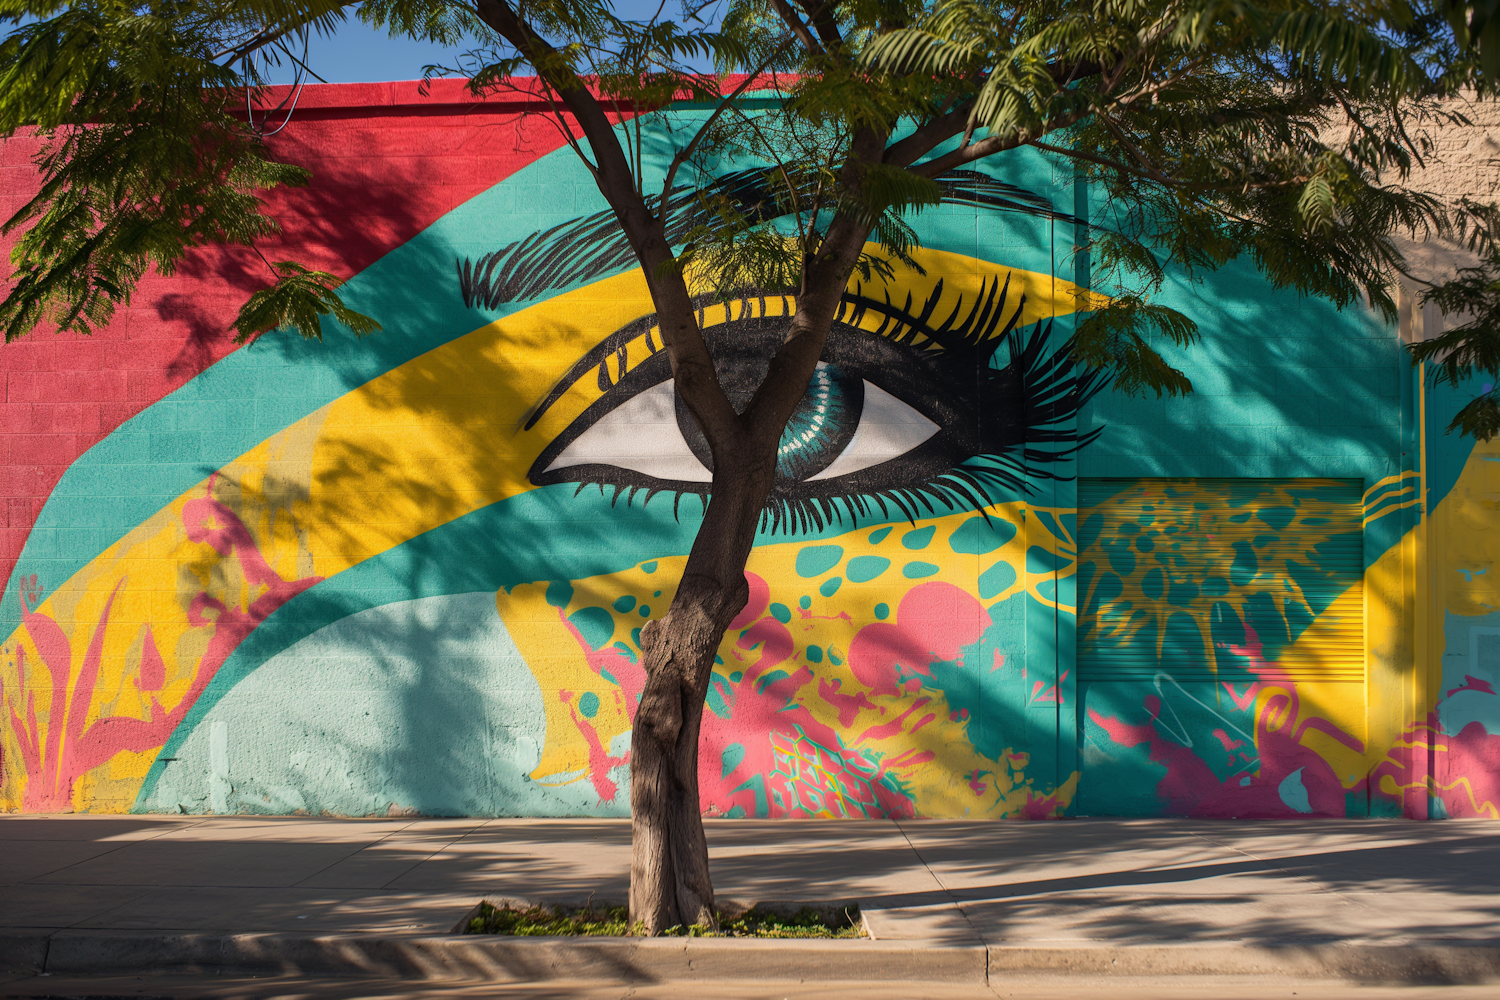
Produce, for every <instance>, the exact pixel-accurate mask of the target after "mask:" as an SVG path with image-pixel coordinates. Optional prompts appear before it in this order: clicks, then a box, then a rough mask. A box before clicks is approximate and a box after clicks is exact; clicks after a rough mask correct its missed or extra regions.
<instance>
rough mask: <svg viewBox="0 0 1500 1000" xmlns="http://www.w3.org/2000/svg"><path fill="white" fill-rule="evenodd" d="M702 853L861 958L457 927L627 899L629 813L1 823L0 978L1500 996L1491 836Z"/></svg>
mask: <svg viewBox="0 0 1500 1000" xmlns="http://www.w3.org/2000/svg"><path fill="white" fill-rule="evenodd" d="M708 837H709V846H710V854H711V859H712V866H713V868H712V870H713V876H714V884H715V888H716V890H717V892H718V894H719V896H720V898H721V899H723V900H730V899H732V900H738V901H743V902H746V903H750V902H755V901H768V900H776V901H806V902H825V901H835V900H844V901H857V902H858V903H859V904H860V906H861V907H862V908H863V909H864V911H865V913H866V915H867V918H868V923H869V926H870V928H871V930H872V931H873V932H874V935H875V940H873V941H860V942H790V943H788V942H756V941H717V940H702V939H700V940H695V941H683V940H681V939H672V940H662V941H652V942H639V941H613V942H611V941H601V940H599V939H592V940H587V941H585V940H580V939H565V940H563V941H561V942H559V941H546V940H539V939H494V938H485V939H476V938H473V937H468V938H456V937H454V936H452V933H451V932H452V931H453V929H454V927H455V925H457V924H458V923H459V922H460V921H461V920H462V919H463V918H464V916H465V915H466V914H467V913H468V912H469V911H470V910H471V909H472V908H473V907H474V905H475V904H476V903H477V902H478V901H479V900H480V899H482V898H492V899H494V898H506V897H508V898H520V899H532V900H557V901H572V900H577V901H582V900H583V899H585V898H587V897H588V896H589V895H590V894H591V893H592V894H594V895H595V899H596V900H598V901H623V899H624V898H625V895H626V889H627V879H628V871H629V852H630V827H629V823H628V822H627V821H592V820H463V819H330V818H302V817H288V818H281V817H237V816H236V817H192V816H178V817H155V816H106V817H93V816H67V817H32V816H5V817H0V970H3V971H7V972H11V973H14V974H24V973H28V972H30V973H35V972H38V971H42V970H43V969H45V970H46V971H49V972H57V973H93V972H111V971H119V970H120V969H124V968H148V967H156V966H178V967H198V968H212V967H214V965H215V963H219V964H222V966H223V967H224V968H226V969H228V968H231V967H233V968H246V967H251V968H270V969H274V970H276V971H279V972H282V973H286V972H302V973H318V972H320V971H324V972H337V971H364V972H376V973H380V974H387V975H391V974H394V975H406V976H413V977H416V976H435V975H442V974H449V973H453V972H454V971H455V970H457V971H460V972H465V973H468V974H484V975H491V976H494V975H500V976H502V977H508V978H509V980H510V981H524V980H526V979H527V977H531V978H532V979H538V980H545V979H547V978H549V977H550V978H558V977H564V978H590V977H591V976H593V974H594V973H598V974H599V976H600V977H603V978H608V977H609V976H612V975H613V976H617V977H623V978H629V977H630V976H645V977H647V978H648V979H655V980H672V979H673V978H674V977H678V976H687V977H690V978H691V977H697V978H715V976H718V977H719V978H734V977H736V976H741V975H749V974H753V973H756V972H757V970H758V972H759V974H760V975H761V977H762V978H789V979H796V978H805V975H806V972H807V970H808V969H812V970H814V972H815V973H819V974H821V973H826V975H827V978H831V979H859V978H866V979H883V978H884V979H889V978H897V979H924V980H934V981H938V980H942V981H952V982H958V981H975V980H976V977H977V981H979V982H983V981H985V979H986V978H988V979H989V980H990V981H994V979H995V977H996V976H997V975H1001V974H1004V975H1013V974H1014V975H1043V974H1081V975H1090V976H1094V975H1109V974H1120V975H1172V974H1178V973H1181V974H1192V975H1204V974H1212V973H1223V974H1229V975H1241V976H1243V975H1251V976H1254V975H1266V976H1279V977H1287V976H1290V977H1293V978H1297V977H1305V978H1307V979H1308V980H1309V981H1312V980H1320V981H1338V980H1342V981H1363V982H1386V983H1400V982H1421V981H1429V982H1457V983H1462V982H1467V983H1480V982H1490V981H1500V922H1497V917H1500V824H1497V823H1489V822H1477V821H1449V822H1434V823H1413V822H1404V821H1370V820H1366V821H1327V820H1322V821H1309V822H1274V823H1272V822H1266V823H1250V822H1223V823H1207V822H1196V821H1172V820H1159V821H1158V820H1114V821H1111V820H1075V821H1064V822H1049V823H978V822H970V823H952V822H900V823H894V822H863V823H854V822H810V821H779V822H777V821H747V820H731V821H715V822H710V823H709V824H708ZM486 949H489V950H486ZM507 949H509V950H507ZM611 949H613V950H611ZM799 956H800V957H799ZM340 962H343V963H345V965H346V966H347V968H335V967H334V966H337V965H338V963H340ZM320 963H323V964H322V965H320ZM799 963H800V964H799ZM324 966H327V967H326V968H325V967H324ZM591 970H592V971H591ZM789 972H790V973H791V974H786V973H789ZM773 973H775V974H774V975H773Z"/></svg>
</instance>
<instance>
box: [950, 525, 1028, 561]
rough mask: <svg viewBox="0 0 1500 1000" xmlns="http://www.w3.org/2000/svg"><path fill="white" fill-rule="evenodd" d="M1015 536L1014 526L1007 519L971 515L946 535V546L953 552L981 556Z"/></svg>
mask: <svg viewBox="0 0 1500 1000" xmlns="http://www.w3.org/2000/svg"><path fill="white" fill-rule="evenodd" d="M1015 537H1016V526H1015V525H1014V524H1012V523H1011V522H1009V521H1000V520H996V519H994V518H990V519H988V520H986V519H985V518H982V517H971V518H969V520H967V521H965V522H964V523H963V524H960V525H959V526H958V530H957V531H955V532H954V533H953V534H952V535H950V536H948V547H949V548H951V549H952V550H953V551H954V552H961V553H964V554H966V555H971V556H982V555H984V554H985V553H986V552H993V551H995V550H996V549H998V548H999V547H1000V546H1002V545H1004V544H1005V543H1006V542H1008V541H1010V540H1011V539H1012V538H1015Z"/></svg>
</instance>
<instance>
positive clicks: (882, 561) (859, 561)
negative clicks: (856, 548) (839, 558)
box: [848, 556, 891, 583]
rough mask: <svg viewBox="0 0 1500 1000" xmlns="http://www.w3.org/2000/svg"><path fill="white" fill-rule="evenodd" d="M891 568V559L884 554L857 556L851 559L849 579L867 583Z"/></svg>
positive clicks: (854, 581)
mask: <svg viewBox="0 0 1500 1000" xmlns="http://www.w3.org/2000/svg"><path fill="white" fill-rule="evenodd" d="M890 568H891V561H890V560H889V559H887V558H885V557H884V556H855V557H854V558H853V559H850V560H849V567H848V573H849V580H850V581H851V582H853V583H866V582H868V581H870V580H873V579H875V578H876V577H877V576H879V575H880V574H882V573H884V572H885V571H886V570H888V569H890Z"/></svg>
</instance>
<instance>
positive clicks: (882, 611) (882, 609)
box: [875, 602, 891, 621]
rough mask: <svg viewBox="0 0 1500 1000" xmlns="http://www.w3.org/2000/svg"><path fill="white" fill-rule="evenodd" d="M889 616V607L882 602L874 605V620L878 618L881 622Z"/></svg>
mask: <svg viewBox="0 0 1500 1000" xmlns="http://www.w3.org/2000/svg"><path fill="white" fill-rule="evenodd" d="M890 616H891V606H890V605H889V604H885V603H883V602H882V603H880V604H877V605H875V617H876V618H879V619H880V620H881V621H885V620H886V619H887V618H889V617H890Z"/></svg>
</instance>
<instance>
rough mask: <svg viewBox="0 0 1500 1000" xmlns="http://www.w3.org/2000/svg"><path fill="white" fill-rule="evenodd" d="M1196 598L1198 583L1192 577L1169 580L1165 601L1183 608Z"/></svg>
mask: <svg viewBox="0 0 1500 1000" xmlns="http://www.w3.org/2000/svg"><path fill="white" fill-rule="evenodd" d="M1197 599H1198V584H1197V583H1195V582H1194V581H1193V578H1192V577H1182V578H1180V579H1176V580H1171V581H1169V582H1168V585H1167V603H1168V604H1175V605H1177V606H1178V607H1179V608H1185V607H1187V606H1188V605H1190V604H1192V603H1193V602H1194V601H1196V600H1197Z"/></svg>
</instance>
